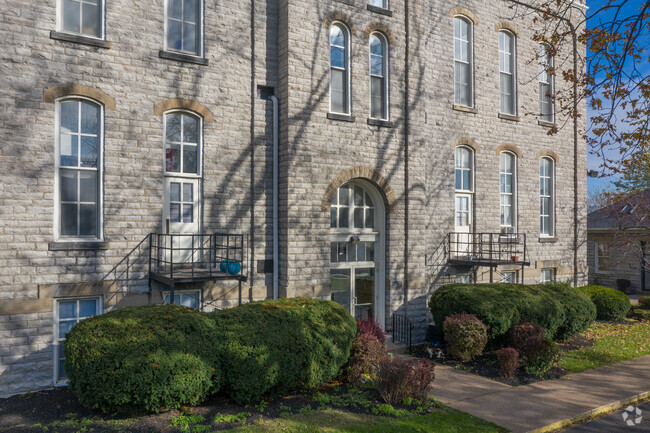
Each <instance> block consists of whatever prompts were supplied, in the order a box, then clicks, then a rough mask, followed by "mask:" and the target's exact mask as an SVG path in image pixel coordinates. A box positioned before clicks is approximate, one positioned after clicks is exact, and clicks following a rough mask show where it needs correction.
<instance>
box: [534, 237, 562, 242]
mask: <svg viewBox="0 0 650 433" xmlns="http://www.w3.org/2000/svg"><path fill="white" fill-rule="evenodd" d="M557 241H558V238H556V237H540V238H539V242H540V243H542V244H554V243H556V242H557Z"/></svg>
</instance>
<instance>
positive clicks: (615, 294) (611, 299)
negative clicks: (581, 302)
mask: <svg viewBox="0 0 650 433" xmlns="http://www.w3.org/2000/svg"><path fill="white" fill-rule="evenodd" d="M580 290H581V291H583V292H584V293H585V294H586V295H587V296H589V298H590V299H591V302H593V303H594V304H595V305H596V313H597V315H596V317H597V318H598V320H621V319H623V318H624V317H625V315H626V314H627V312H628V311H629V310H630V307H631V304H630V298H628V296H627V295H626V294H625V293H623V292H621V291H619V290H616V289H610V288H609V287H603V286H585V287H580Z"/></svg>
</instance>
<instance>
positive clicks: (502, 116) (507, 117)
mask: <svg viewBox="0 0 650 433" xmlns="http://www.w3.org/2000/svg"><path fill="white" fill-rule="evenodd" d="M499 119H504V120H512V121H513V122H520V121H521V117H519V116H514V115H512V114H505V113H499Z"/></svg>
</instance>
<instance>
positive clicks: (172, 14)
mask: <svg viewBox="0 0 650 433" xmlns="http://www.w3.org/2000/svg"><path fill="white" fill-rule="evenodd" d="M182 10H183V1H182V0H168V9H167V15H168V16H169V18H176V19H179V20H180V19H182V18H183V16H182Z"/></svg>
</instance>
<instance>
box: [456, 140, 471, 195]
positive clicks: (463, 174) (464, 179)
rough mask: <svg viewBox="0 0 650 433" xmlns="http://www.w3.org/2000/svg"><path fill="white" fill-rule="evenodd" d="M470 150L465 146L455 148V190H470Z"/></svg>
mask: <svg viewBox="0 0 650 433" xmlns="http://www.w3.org/2000/svg"><path fill="white" fill-rule="evenodd" d="M472 160H473V155H472V151H471V150H470V149H468V148H467V147H457V148H456V191H461V192H472V190H473V182H474V180H473V179H472V166H473V161H472Z"/></svg>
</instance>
